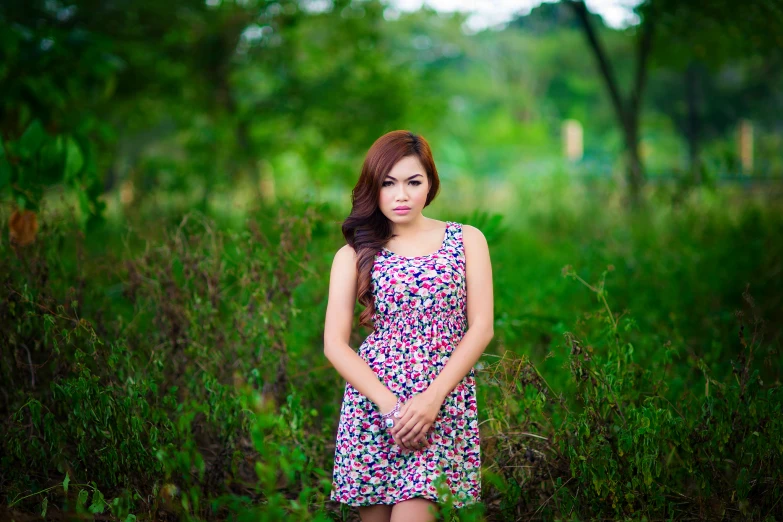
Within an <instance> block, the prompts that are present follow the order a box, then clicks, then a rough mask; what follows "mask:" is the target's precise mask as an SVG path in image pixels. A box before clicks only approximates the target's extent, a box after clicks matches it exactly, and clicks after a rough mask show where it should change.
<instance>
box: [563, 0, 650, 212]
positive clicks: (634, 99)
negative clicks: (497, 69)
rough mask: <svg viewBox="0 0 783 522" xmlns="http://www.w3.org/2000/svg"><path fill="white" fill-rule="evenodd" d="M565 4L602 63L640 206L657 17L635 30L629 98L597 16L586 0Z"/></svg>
mask: <svg viewBox="0 0 783 522" xmlns="http://www.w3.org/2000/svg"><path fill="white" fill-rule="evenodd" d="M563 2H564V3H565V5H567V6H568V7H570V8H571V9H572V10H573V12H574V13H575V15H576V16H577V18H578V19H579V21H580V22H581V25H582V28H583V30H584V32H585V35H586V37H587V41H588V43H589V44H590V49H591V50H592V51H593V54H594V56H595V59H596V61H597V63H598V68H599V70H600V72H601V77H602V78H603V81H604V85H605V86H606V88H607V90H608V91H609V96H610V99H611V100H612V106H613V107H614V112H615V117H616V119H617V122H618V124H619V126H620V128H621V129H622V131H623V138H624V144H625V155H626V161H627V177H628V186H629V189H630V193H629V196H630V202H631V204H632V205H633V206H636V205H638V203H639V191H640V190H641V187H642V185H643V183H644V179H645V174H644V165H643V163H642V158H641V155H640V153H639V119H640V114H641V103H642V95H643V91H644V87H645V84H646V81H647V62H648V59H649V56H650V51H651V49H652V42H653V33H654V25H653V24H654V18H653V17H652V16H650V15H649V13H648V14H647V17H646V18H645V19H644V21H643V22H642V23H641V24H640V25H639V26H637V27H636V28H634V29H632V31H634V32H635V33H636V35H637V49H636V62H635V68H636V72H635V74H634V78H633V84H632V87H631V92H630V94H629V95H628V98H627V99H626V98H624V97H623V95H622V93H621V92H620V86H619V83H618V81H617V78H616V76H615V72H614V69H613V67H612V63H611V61H610V59H609V56H608V55H607V53H606V51H605V49H604V47H603V45H602V44H601V41H600V40H599V38H598V34H597V31H596V28H595V27H594V22H593V17H591V15H590V12H589V11H588V9H587V6H586V5H585V3H584V2H583V1H582V0H579V1H576V0H563Z"/></svg>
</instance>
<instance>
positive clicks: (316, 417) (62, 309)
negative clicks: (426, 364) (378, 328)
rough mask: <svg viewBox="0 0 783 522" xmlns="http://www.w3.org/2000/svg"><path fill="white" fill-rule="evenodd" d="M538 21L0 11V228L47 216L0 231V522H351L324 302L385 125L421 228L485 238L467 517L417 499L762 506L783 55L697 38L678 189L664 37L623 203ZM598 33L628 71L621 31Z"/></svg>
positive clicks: (103, 9)
mask: <svg viewBox="0 0 783 522" xmlns="http://www.w3.org/2000/svg"><path fill="white" fill-rule="evenodd" d="M560 9H562V6H560V5H559V4H544V5H543V6H542V7H540V8H539V9H537V10H534V11H533V12H531V13H530V15H528V16H521V17H519V18H517V19H516V20H515V21H514V22H513V23H511V24H509V26H508V27H507V28H505V29H504V30H500V31H484V32H480V33H477V34H470V33H468V32H465V31H464V30H463V29H462V27H463V22H464V16H462V15H444V14H441V13H436V12H434V11H432V10H430V9H426V8H425V9H422V10H419V11H417V12H413V13H402V14H400V13H395V12H394V10H393V9H391V8H390V7H389V6H387V5H385V4H383V3H381V2H376V1H366V2H348V1H346V0H335V1H334V2H333V4H332V8H331V9H325V10H319V9H316V8H313V7H312V6H311V7H307V6H305V5H304V4H302V5H300V4H298V3H296V2H291V1H282V2H264V1H244V2H237V3H232V2H214V1H213V2H206V3H201V2H194V1H179V2H174V3H159V2H149V1H140V2H133V3H132V4H131V5H126V4H122V5H118V4H113V3H105V2H87V1H79V2H71V3H66V2H59V3H58V2H55V3H52V2H27V3H8V4H3V5H2V7H0V94H1V95H2V96H0V100H1V101H0V104H1V105H0V106H1V107H2V112H0V194H1V195H2V198H3V204H2V206H0V226H2V230H4V231H5V230H8V226H9V221H10V216H11V213H12V212H13V211H14V209H16V208H27V209H32V210H35V211H36V212H37V216H38V221H39V222H40V226H41V228H40V230H39V231H38V234H37V237H36V240H35V242H34V243H33V244H32V245H29V246H26V247H17V246H15V245H13V244H11V243H10V242H9V241H8V240H7V238H8V234H7V233H6V232H4V233H3V236H2V240H0V275H1V276H2V278H3V288H4V294H3V298H2V300H0V339H2V352H0V382H2V387H0V391H2V397H1V399H2V400H0V412H1V413H2V414H3V415H2V417H3V422H2V429H3V432H2V435H3V436H2V438H0V494H2V504H1V505H0V518H3V519H14V520H28V519H30V518H36V519H38V518H40V517H41V516H44V518H52V519H60V518H67V517H69V516H79V515H81V516H84V517H95V518H96V519H111V520H123V521H130V520H153V519H154V520H214V519H233V520H251V519H252V520H282V519H285V520H303V521H304V520H319V521H320V520H355V519H356V513H355V510H351V509H347V508H346V507H345V506H340V505H336V504H334V503H332V502H330V501H329V500H328V498H329V487H330V482H331V471H332V468H331V467H332V463H333V460H332V459H333V452H334V436H335V433H336V427H337V421H338V418H339V407H340V400H341V398H342V391H343V387H344V381H343V380H342V379H341V377H340V376H339V374H337V372H336V371H335V370H334V368H333V367H332V366H331V365H330V364H329V363H328V361H327V360H326V359H325V357H324V356H323V341H322V335H323V318H324V312H325V307H326V297H327V291H328V283H329V282H328V274H329V267H330V265H331V262H332V258H333V255H334V253H335V252H336V251H337V250H338V249H339V248H340V246H342V244H343V243H344V240H343V238H342V237H341V235H340V233H339V230H340V227H339V225H340V223H341V221H342V219H344V217H345V216H346V215H347V213H348V212H349V210H350V208H349V205H350V202H349V195H350V189H351V187H352V184H353V183H354V182H355V180H356V178H357V175H358V169H359V167H360V165H361V161H362V158H363V154H364V153H365V151H366V150H367V148H368V147H369V145H371V144H372V142H373V141H374V140H375V139H376V138H377V137H378V136H380V135H381V134H383V133H384V132H387V131H389V130H393V129H397V128H408V129H411V130H414V131H415V132H418V133H421V134H422V135H424V136H425V137H426V138H427V139H428V141H429V142H430V144H431V145H432V148H433V151H434V153H435V160H436V162H437V165H438V169H439V173H440V177H441V182H442V186H441V195H440V196H439V197H438V199H436V200H435V202H434V203H433V204H432V206H431V207H428V209H427V215H428V216H430V217H434V218H437V219H443V220H447V219H448V220H455V221H459V222H463V223H467V224H471V225H474V226H476V227H478V228H479V229H480V230H482V232H483V233H484V235H485V236H486V237H487V240H488V242H489V245H490V253H491V257H492V261H493V277H494V281H495V290H494V291H495V318H496V322H495V338H494V339H493V341H492V343H491V344H490V346H489V347H488V348H487V351H486V353H485V354H484V355H483V356H482V359H481V361H480V362H479V365H478V366H477V370H478V371H477V376H478V377H477V378H478V383H479V414H480V422H481V430H482V431H481V434H482V465H483V466H482V479H483V481H482V503H481V504H480V505H476V506H474V507H473V508H471V509H465V510H461V511H460V512H459V513H457V512H456V511H455V510H453V509H452V507H451V505H450V504H449V503H446V504H444V505H443V506H440V508H439V511H440V513H439V516H440V517H441V518H442V519H444V520H449V519H452V520H454V519H461V520H481V519H484V520H519V519H526V520H527V519H545V520H553V519H560V520H572V519H573V520H582V519H598V518H602V519H603V518H610V519H628V520H631V519H632V520H640V519H647V520H651V519H664V518H665V519H667V520H669V519H671V520H679V519H684V518H699V519H710V520H711V519H721V520H723V519H738V520H740V519H741V520H747V519H754V520H775V519H779V518H782V517H783V502H780V499H781V497H782V496H783V475H781V472H780V470H781V469H783V463H782V462H781V455H783V426H781V424H782V423H783V421H782V420H781V419H783V416H782V415H781V393H783V391H781V383H780V377H781V376H780V368H781V367H782V366H781V357H780V342H781V319H782V317H781V313H782V312H783V284H781V283H782V282H783V281H781V273H782V272H781V263H783V244H781V242H780V240H779V238H780V237H781V235H782V233H783V215H782V214H781V207H780V201H779V194H780V181H779V177H780V176H781V172H783V171H782V170H781V169H783V163H781V157H780V155H779V153H778V151H779V146H780V140H781V134H780V131H779V129H780V119H779V114H781V112H780V111H777V112H776V108H780V103H781V100H780V97H779V95H777V94H776V93H778V92H779V87H780V84H781V82H780V80H781V61H780V56H779V54H777V53H776V52H773V49H772V47H771V46H770V50H769V52H758V51H757V50H758V48H755V49H756V51H754V52H751V51H750V50H747V49H744V48H743V51H742V52H741V53H738V52H736V49H734V48H731V49H729V50H726V51H721V53H722V54H714V55H711V56H710V60H705V59H703V57H700V56H699V54H698V53H697V52H694V56H695V58H694V59H695V60H696V63H697V64H699V65H697V66H695V67H696V69H691V72H690V73H689V74H697V75H700V76H699V77H700V78H701V80H700V81H701V85H702V86H703V97H702V99H701V102H700V103H701V105H700V117H701V125H702V129H703V131H704V141H703V142H702V146H701V154H702V157H703V160H704V167H703V168H704V173H705V176H704V178H703V180H704V183H703V184H701V185H698V186H695V185H694V184H693V180H692V179H691V178H690V177H689V174H687V172H688V152H687V147H686V146H685V138H684V136H683V132H684V131H683V129H684V124H683V114H684V112H683V110H684V109H683V101H682V95H681V93H682V90H683V89H684V84H683V81H684V76H683V70H682V67H683V64H684V63H687V61H685V62H683V60H681V58H682V57H681V56H679V55H678V54H677V53H681V52H682V49H681V48H679V49H678V48H671V47H667V46H660V47H659V49H661V50H660V51H658V52H659V54H658V55H657V56H656V60H655V61H654V63H653V69H652V70H651V72H650V83H649V85H648V91H647V96H646V97H645V104H644V118H643V125H642V135H643V147H642V149H643V152H644V156H645V161H646V164H647V167H648V172H649V174H650V182H649V183H648V186H647V187H646V189H645V191H644V200H645V203H646V204H645V207H644V209H643V210H641V211H638V212H632V213H631V212H628V211H627V209H626V208H625V205H624V200H623V197H622V195H623V191H624V188H625V187H624V185H623V182H622V180H623V175H622V161H621V159H620V154H621V151H622V148H621V143H622V139H621V136H620V134H619V132H618V130H617V129H616V122H615V121H614V115H613V113H612V109H611V105H610V104H609V101H608V97H607V95H606V94H605V92H604V91H603V87H602V85H601V82H600V79H599V78H598V76H597V75H596V72H595V71H596V69H595V64H594V63H593V62H592V57H591V56H590V55H589V50H588V49H587V48H586V46H585V44H584V36H583V35H582V33H581V32H580V30H579V28H578V26H576V25H574V24H573V23H572V22H573V20H571V21H569V19H567V18H562V17H560V14H562V12H563V11H560ZM398 15H399V16H398ZM677 30H682V28H681V27H679V26H677V25H676V24H675V25H671V26H668V31H670V34H673V32H674V31H677ZM599 32H600V35H601V37H602V38H603V39H604V40H603V41H604V42H605V44H606V46H607V49H608V51H609V53H610V54H611V56H612V57H613V58H614V61H615V64H616V68H617V69H616V72H617V74H618V77H619V79H620V80H621V82H624V83H627V82H628V81H629V80H630V78H631V77H632V75H633V73H634V69H633V56H634V47H633V38H634V30H633V28H630V29H627V30H614V29H611V28H609V27H606V26H603V25H599ZM664 34H665V33H664ZM699 34H702V33H699ZM765 35H766V36H765V38H766V40H765V41H766V42H767V43H773V42H774V39H775V38H776V37H777V36H775V35H773V34H772V33H770V34H766V33H765ZM708 37H709V38H713V37H714V35H713V34H706V33H705V34H704V36H703V38H704V41H703V42H702V44H704V45H706V44H707V43H709V42H710V41H711V40H709V39H708ZM694 38H695V37H694ZM697 40H698V38H697ZM697 43H698V42H697ZM730 51H731V52H730ZM716 52H717V51H716ZM694 71H696V72H694ZM760 78H762V80H760ZM565 118H575V119H578V120H580V121H581V122H582V124H583V126H584V128H585V157H584V159H583V160H581V161H579V162H576V163H570V162H566V161H564V160H563V159H562V158H561V152H560V151H561V145H560V125H561V123H562V120H563V119H565ZM741 118H747V119H750V120H752V121H753V122H754V124H755V126H756V127H755V129H756V134H755V140H756V141H755V143H756V155H755V158H754V161H755V165H756V168H755V170H754V172H753V173H751V174H750V175H748V176H743V177H738V176H737V174H738V170H737V169H738V167H737V165H738V155H737V152H736V146H735V138H736V136H735V134H734V132H735V131H734V129H735V127H736V124H737V122H738V120H739V119H741ZM358 311H359V309H358V306H357V317H358ZM368 333H369V332H368V331H367V330H364V329H362V328H359V327H358V326H356V327H355V328H354V331H353V333H352V341H351V344H352V346H354V347H357V346H358V345H359V344H360V343H361V341H362V339H363V338H364V336H366V335H367V334H368Z"/></svg>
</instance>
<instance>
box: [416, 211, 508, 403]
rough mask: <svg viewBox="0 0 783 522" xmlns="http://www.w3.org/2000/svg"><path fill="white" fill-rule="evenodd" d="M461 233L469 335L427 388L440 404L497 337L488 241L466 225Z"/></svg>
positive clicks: (466, 335) (467, 334)
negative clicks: (495, 335)
mask: <svg viewBox="0 0 783 522" xmlns="http://www.w3.org/2000/svg"><path fill="white" fill-rule="evenodd" d="M462 231H463V234H462V239H463V244H464V245H465V258H466V259H465V271H466V276H465V277H466V283H467V290H466V292H467V299H468V303H467V306H468V331H467V332H465V335H464V336H463V337H462V340H461V341H460V342H459V344H458V345H457V346H456V347H455V348H454V351H453V352H452V353H451V356H450V357H449V360H448V362H447V363H446V366H444V367H443V369H442V370H441V371H440V373H439V374H438V376H437V377H436V378H435V380H433V381H432V384H430V386H429V388H427V389H428V390H432V391H433V392H434V393H435V394H436V395H437V397H438V398H440V399H441V400H444V399H445V398H446V396H448V394H449V393H451V391H452V390H453V389H454V388H455V387H456V386H457V384H459V382H460V381H461V380H462V378H463V377H465V375H467V374H468V372H469V371H470V369H471V368H473V365H475V364H476V362H477V361H478V359H479V357H481V354H482V353H484V349H485V348H486V347H487V345H488V344H489V342H490V341H491V340H492V337H493V336H494V323H495V319H494V313H495V312H494V293H493V289H492V264H491V262H490V259H489V247H488V246H487V240H486V238H485V237H484V234H482V233H481V231H480V230H479V229H477V228H476V227H472V226H470V225H463V227H462Z"/></svg>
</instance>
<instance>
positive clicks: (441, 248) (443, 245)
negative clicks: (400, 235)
mask: <svg viewBox="0 0 783 522" xmlns="http://www.w3.org/2000/svg"><path fill="white" fill-rule="evenodd" d="M450 227H451V221H446V230H445V231H444V232H443V241H441V242H440V248H439V249H437V250H436V251H435V252H433V253H431V254H425V255H423V256H403V255H400V254H396V253H394V252H392V251H391V250H389V249H388V248H386V247H381V248H382V249H383V250H384V251H386V252H388V253H389V254H391V255H392V256H394V257H399V258H402V259H423V258H425V257H432V256H434V255H437V254H440V253H441V252H442V251H443V250H444V249H445V248H446V240H448V238H449V228H450Z"/></svg>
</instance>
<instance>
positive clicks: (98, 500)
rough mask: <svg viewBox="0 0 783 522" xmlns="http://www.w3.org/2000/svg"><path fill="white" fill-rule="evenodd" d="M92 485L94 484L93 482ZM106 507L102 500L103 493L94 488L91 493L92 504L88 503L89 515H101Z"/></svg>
mask: <svg viewBox="0 0 783 522" xmlns="http://www.w3.org/2000/svg"><path fill="white" fill-rule="evenodd" d="M93 485H95V483H94V482H93ZM105 507H106V500H105V499H104V498H103V493H101V492H100V491H98V488H95V489H94V490H93V492H92V502H91V503H90V509H89V511H90V513H103V509H104V508H105Z"/></svg>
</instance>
